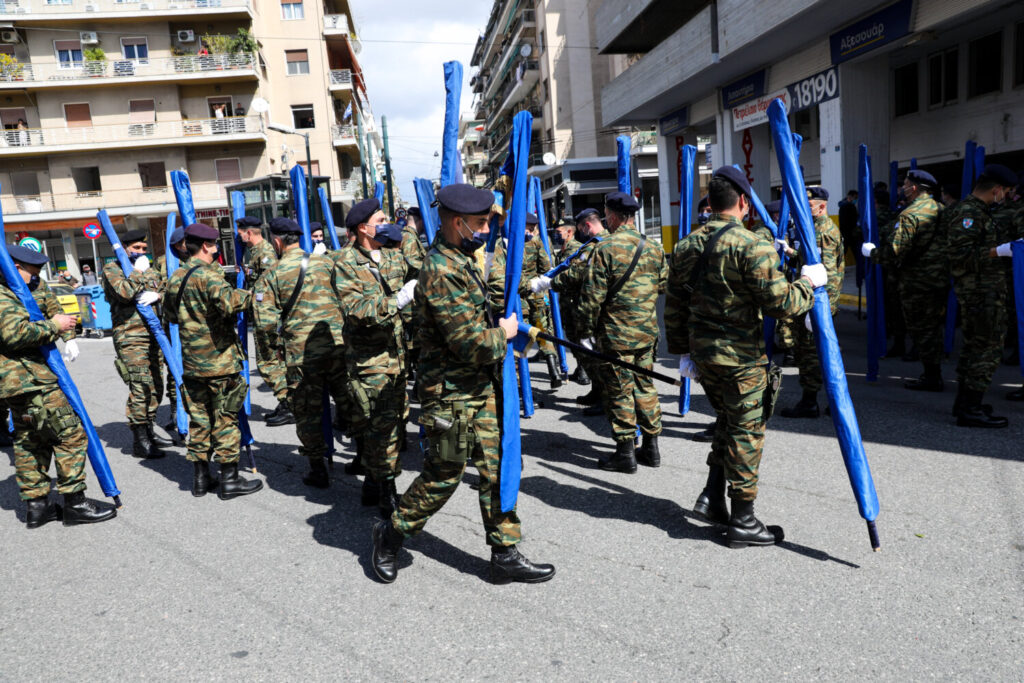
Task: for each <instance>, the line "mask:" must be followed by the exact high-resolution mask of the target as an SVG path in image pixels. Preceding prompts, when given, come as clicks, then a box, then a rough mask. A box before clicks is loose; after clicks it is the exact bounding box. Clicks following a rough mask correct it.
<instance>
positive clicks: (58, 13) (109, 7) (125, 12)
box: [0, 0, 253, 24]
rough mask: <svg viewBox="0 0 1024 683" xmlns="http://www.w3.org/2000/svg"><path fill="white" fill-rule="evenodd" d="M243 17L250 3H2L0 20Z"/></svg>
mask: <svg viewBox="0 0 1024 683" xmlns="http://www.w3.org/2000/svg"><path fill="white" fill-rule="evenodd" d="M217 15H244V16H247V17H249V18H251V17H252V15H253V12H252V3H251V1H250V0H67V1H65V2H61V1H59V0H52V1H50V2H48V1H47V0H4V2H2V3H0V18H2V19H8V20H17V21H18V23H19V24H20V23H24V22H28V21H54V22H56V21H61V22H63V21H74V20H80V19H132V18H139V19H156V18H158V17H183V18H190V17H197V18H198V17H204V18H211V17H214V16H217Z"/></svg>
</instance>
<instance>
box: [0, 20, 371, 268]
mask: <svg viewBox="0 0 1024 683" xmlns="http://www.w3.org/2000/svg"><path fill="white" fill-rule="evenodd" d="M358 52H359V43H358V40H357V39H356V37H355V33H354V28H353V27H352V24H351V13H350V11H349V7H348V3H347V1H346V0H273V1H272V2H270V1H267V2H256V1H255V0H138V1H127V0H6V1H5V2H2V3H0V124H2V125H3V132H2V134H0V205H2V208H3V214H4V221H5V224H6V225H5V231H6V232H7V233H8V234H9V235H10V234H14V235H30V236H32V237H36V238H37V239H39V240H41V241H42V243H43V244H44V247H45V249H46V251H47V252H48V254H49V255H50V257H51V262H52V264H53V270H58V269H59V270H63V269H65V268H66V269H67V270H69V271H70V272H71V273H72V274H73V275H76V276H77V275H78V273H79V272H80V267H81V265H82V264H85V263H89V264H90V265H91V266H92V267H93V268H94V270H97V271H98V270H100V269H101V268H102V265H103V263H104V262H105V261H107V260H109V259H110V258H111V257H112V253H111V252H110V249H109V246H108V245H106V243H105V242H106V241H105V240H104V239H102V238H101V239H98V240H89V239H87V238H86V237H85V235H84V234H83V228H84V226H86V225H88V224H90V223H93V222H95V214H96V211H97V210H98V209H100V208H105V209H107V211H108V213H109V214H110V215H111V218H112V220H113V222H114V224H115V226H125V227H126V228H134V227H141V228H146V229H148V230H149V233H150V238H151V240H152V243H153V246H154V251H155V253H157V254H159V253H162V252H163V247H162V245H163V241H164V232H165V227H166V217H167V214H168V212H170V211H175V210H176V206H175V202H174V194H173V192H172V190H171V188H170V187H169V175H170V171H172V170H175V169H183V170H186V171H188V173H189V177H190V179H191V182H192V191H193V198H194V201H195V206H196V210H197V215H198V216H199V218H200V219H201V220H204V221H205V222H208V223H211V224H214V225H219V226H220V227H221V229H222V231H224V232H225V233H226V234H230V229H231V226H230V222H229V221H228V220H227V218H228V210H227V200H226V194H225V191H224V187H225V186H226V185H229V184H232V183H236V182H238V181H239V180H242V179H249V178H254V177H258V176H264V175H270V174H280V173H285V172H287V170H288V169H289V168H290V167H291V166H292V165H294V164H296V163H298V164H301V165H303V166H306V143H305V140H304V139H303V137H302V134H307V135H308V138H309V148H310V158H311V160H312V163H311V169H310V170H311V171H312V173H313V174H318V175H326V176H329V177H330V178H331V179H332V183H331V193H332V200H333V202H334V204H335V207H336V209H337V211H338V212H339V213H340V212H341V211H343V208H344V206H345V205H346V204H351V202H352V201H354V200H355V199H356V198H357V197H361V196H362V187H361V183H359V177H360V175H361V173H360V169H359V166H360V164H361V163H362V159H363V156H362V153H361V148H362V144H361V143H363V144H368V145H371V146H372V147H374V148H376V147H378V146H379V137H375V135H376V126H375V125H374V124H373V118H372V112H371V111H370V107H369V98H368V97H367V94H366V84H365V82H364V80H363V76H362V71H361V69H360V67H359V62H358V60H357V54H358ZM271 124H278V125H284V126H286V127H291V128H294V129H295V131H296V132H297V133H299V134H288V133H281V132H277V131H275V130H272V129H271V127H270V126H271ZM360 131H363V133H364V135H363V138H362V139H361V138H360V135H359V133H360ZM368 151H369V150H368ZM377 158H379V155H377ZM8 241H11V238H10V237H8ZM52 274H53V273H52V272H51V275H52Z"/></svg>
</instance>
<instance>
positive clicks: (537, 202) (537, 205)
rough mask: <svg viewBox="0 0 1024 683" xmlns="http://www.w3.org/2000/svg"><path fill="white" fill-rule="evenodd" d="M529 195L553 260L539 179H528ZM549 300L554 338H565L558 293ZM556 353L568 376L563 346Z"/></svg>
mask: <svg viewBox="0 0 1024 683" xmlns="http://www.w3.org/2000/svg"><path fill="white" fill-rule="evenodd" d="M530 195H532V197H533V201H530V199H529V198H527V202H528V203H529V205H530V206H531V207H533V211H534V213H536V214H537V232H539V233H540V240H541V244H543V245H544V251H546V252H547V254H548V260H549V261H552V260H554V258H553V255H552V253H551V243H550V242H549V241H548V220H547V217H546V216H545V215H544V200H543V198H542V197H541V191H540V178H533V177H531V178H530ZM548 296H549V298H550V300H551V324H552V326H553V327H554V328H555V336H556V337H558V338H559V339H561V338H564V337H565V333H564V331H563V328H562V309H561V307H560V305H559V301H558V292H556V291H555V290H551V292H550V293H549V294H548ZM556 349H557V351H558V365H559V367H560V368H561V370H562V374H564V375H568V374H569V359H568V358H567V357H566V354H565V347H564V346H557V347H556Z"/></svg>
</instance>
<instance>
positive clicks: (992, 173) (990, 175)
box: [981, 164, 1017, 187]
mask: <svg viewBox="0 0 1024 683" xmlns="http://www.w3.org/2000/svg"><path fill="white" fill-rule="evenodd" d="M981 175H983V176H985V178H986V179H988V180H991V181H992V182H993V183H996V184H998V185H1002V186H1003V187H1016V186H1017V174H1016V173H1014V172H1013V171H1011V170H1010V169H1009V168H1007V167H1006V166H1003V165H1002V164H988V165H986V166H985V168H984V169H983V170H982V172H981Z"/></svg>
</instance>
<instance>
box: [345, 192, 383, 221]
mask: <svg viewBox="0 0 1024 683" xmlns="http://www.w3.org/2000/svg"><path fill="white" fill-rule="evenodd" d="M378 211H380V202H378V201H377V200H376V199H374V198H373V197H370V198H369V199H364V200H363V201H361V202H356V203H355V204H353V205H352V208H351V209H349V211H348V215H347V216H345V227H346V228H354V227H356V226H357V225H360V224H362V223H365V222H366V221H368V220H370V216H372V215H373V214H375V213H377V212H378Z"/></svg>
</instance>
